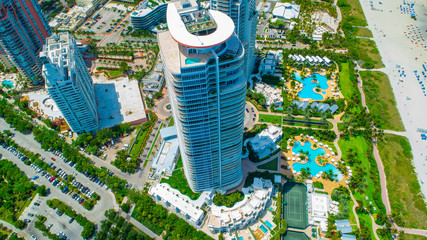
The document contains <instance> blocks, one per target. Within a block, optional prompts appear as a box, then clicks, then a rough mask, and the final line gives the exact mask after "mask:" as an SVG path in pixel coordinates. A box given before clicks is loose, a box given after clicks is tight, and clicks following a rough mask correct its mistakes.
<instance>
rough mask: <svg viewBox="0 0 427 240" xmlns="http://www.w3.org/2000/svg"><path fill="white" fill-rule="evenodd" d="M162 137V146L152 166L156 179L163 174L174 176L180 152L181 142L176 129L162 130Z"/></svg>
mask: <svg viewBox="0 0 427 240" xmlns="http://www.w3.org/2000/svg"><path fill="white" fill-rule="evenodd" d="M160 136H161V137H162V144H161V145H160V148H159V151H158V152H157V155H156V157H154V159H153V163H152V164H151V168H153V169H154V176H155V177H160V176H161V175H163V173H165V174H168V175H172V172H173V170H174V168H175V160H176V159H177V157H178V152H179V141H178V137H177V134H176V128H175V127H168V128H162V129H160Z"/></svg>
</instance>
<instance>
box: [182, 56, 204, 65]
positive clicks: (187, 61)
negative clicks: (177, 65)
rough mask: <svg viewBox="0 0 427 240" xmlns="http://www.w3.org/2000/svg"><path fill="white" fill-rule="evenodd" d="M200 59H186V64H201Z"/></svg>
mask: <svg viewBox="0 0 427 240" xmlns="http://www.w3.org/2000/svg"><path fill="white" fill-rule="evenodd" d="M199 62H200V59H198V58H187V59H185V64H187V65H190V64H195V63H199Z"/></svg>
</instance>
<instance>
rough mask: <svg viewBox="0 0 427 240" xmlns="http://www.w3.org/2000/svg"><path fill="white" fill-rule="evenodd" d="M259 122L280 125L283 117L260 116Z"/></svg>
mask: <svg viewBox="0 0 427 240" xmlns="http://www.w3.org/2000/svg"><path fill="white" fill-rule="evenodd" d="M259 121H260V122H268V123H275V124H280V122H281V121H282V117H281V116H277V115H268V114H259Z"/></svg>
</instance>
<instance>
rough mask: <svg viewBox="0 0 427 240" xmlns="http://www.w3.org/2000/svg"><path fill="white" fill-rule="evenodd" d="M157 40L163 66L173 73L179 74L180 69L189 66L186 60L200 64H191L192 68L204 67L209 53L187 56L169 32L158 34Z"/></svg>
mask: <svg viewBox="0 0 427 240" xmlns="http://www.w3.org/2000/svg"><path fill="white" fill-rule="evenodd" d="M157 39H158V41H159V46H160V51H161V53H162V57H163V60H164V64H166V65H167V66H168V68H169V69H170V70H171V71H172V72H174V73H181V67H186V65H189V64H188V63H186V61H185V60H186V59H188V58H194V59H198V60H200V62H198V63H195V62H192V63H191V65H192V66H196V65H205V64H206V62H207V60H208V59H209V57H210V56H211V55H212V54H211V53H199V54H187V51H186V50H185V49H184V47H183V46H180V45H179V44H178V42H176V41H175V40H174V39H173V38H172V36H171V34H170V32H169V31H166V32H161V33H158V35H157Z"/></svg>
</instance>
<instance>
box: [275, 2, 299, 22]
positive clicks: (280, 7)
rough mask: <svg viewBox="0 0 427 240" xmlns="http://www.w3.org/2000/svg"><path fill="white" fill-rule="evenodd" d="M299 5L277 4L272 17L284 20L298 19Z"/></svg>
mask: <svg viewBox="0 0 427 240" xmlns="http://www.w3.org/2000/svg"><path fill="white" fill-rule="evenodd" d="M300 8H301V7H300V5H297V4H290V3H281V2H278V3H276V5H275V6H274V8H273V16H275V17H280V18H283V19H286V20H290V19H293V18H298V16H299V13H300Z"/></svg>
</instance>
